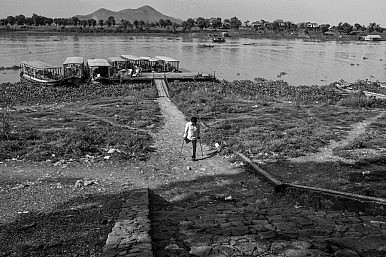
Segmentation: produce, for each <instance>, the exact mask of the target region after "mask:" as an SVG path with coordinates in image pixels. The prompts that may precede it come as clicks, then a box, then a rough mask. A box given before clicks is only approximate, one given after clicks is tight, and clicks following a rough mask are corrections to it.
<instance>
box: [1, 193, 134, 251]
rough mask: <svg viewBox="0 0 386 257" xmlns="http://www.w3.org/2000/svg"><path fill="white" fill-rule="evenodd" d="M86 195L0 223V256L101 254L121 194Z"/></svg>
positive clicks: (121, 201) (120, 200) (117, 209)
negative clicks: (46, 209)
mask: <svg viewBox="0 0 386 257" xmlns="http://www.w3.org/2000/svg"><path fill="white" fill-rule="evenodd" d="M130 192H131V191H125V192H121V193H116V194H88V195H85V196H82V197H77V198H74V199H72V200H71V201H68V202H65V203H61V204H59V205H57V206H56V207H55V210H54V211H52V212H48V213H44V212H32V213H26V214H20V215H19V216H18V217H17V219H16V220H15V221H14V222H12V223H8V224H0V242H1V244H0V256H91V255H93V254H97V253H101V252H102V247H103V246H104V244H105V242H106V238H107V235H108V233H110V232H111V228H112V227H113V226H114V223H115V220H116V218H117V216H118V215H119V212H120V209H121V206H122V203H123V202H124V200H125V197H126V196H127V195H128V194H130Z"/></svg>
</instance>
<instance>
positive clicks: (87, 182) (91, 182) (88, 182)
mask: <svg viewBox="0 0 386 257" xmlns="http://www.w3.org/2000/svg"><path fill="white" fill-rule="evenodd" d="M83 184H84V186H92V185H95V184H98V181H96V180H86V181H84V183H83Z"/></svg>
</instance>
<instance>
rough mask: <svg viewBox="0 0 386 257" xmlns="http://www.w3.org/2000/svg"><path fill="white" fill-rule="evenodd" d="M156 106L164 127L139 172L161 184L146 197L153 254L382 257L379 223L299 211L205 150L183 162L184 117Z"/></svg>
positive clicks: (383, 232) (382, 224)
mask: <svg viewBox="0 0 386 257" xmlns="http://www.w3.org/2000/svg"><path fill="white" fill-rule="evenodd" d="M158 101H159V104H160V107H161V110H162V113H163V116H164V118H165V126H164V128H163V129H162V131H160V132H159V133H158V134H157V137H156V143H155V148H156V149H157V152H156V153H155V154H154V155H153V157H152V158H151V159H150V160H149V161H148V162H147V163H146V165H145V166H144V167H141V169H143V171H144V174H145V176H147V177H148V179H149V180H150V179H154V178H157V181H159V182H160V184H159V186H157V187H154V188H152V190H153V191H152V192H151V194H150V198H151V199H150V200H151V201H150V222H151V239H152V246H153V252H154V255H155V256H218V257H219V256H337V257H343V256H351V257H356V256H386V220H385V218H384V217H375V216H364V214H363V213H348V212H335V211H316V210H310V209H306V208H303V207H301V206H297V205H296V203H293V202H291V200H290V199H286V198H281V197H280V196H277V195H275V194H274V193H273V188H272V187H271V186H270V185H268V184H267V183H266V182H265V181H263V180H262V179H261V178H259V177H257V176H255V175H253V174H252V173H250V172H245V168H244V167H243V166H240V165H238V164H237V163H236V165H231V164H230V163H229V162H228V161H227V160H226V159H224V158H222V157H220V156H217V155H215V152H211V151H209V149H207V148H206V147H204V149H205V150H204V157H201V159H200V160H199V161H198V162H191V161H189V160H188V159H187V158H185V159H184V158H180V157H179V156H178V154H179V150H180V149H179V148H180V147H181V142H182V130H183V127H184V123H185V120H184V117H183V115H182V113H181V112H179V111H178V109H177V108H176V107H175V106H174V105H173V104H172V103H171V102H170V101H169V99H167V98H160V99H159V100H158ZM189 151H190V146H189V145H188V146H186V145H184V149H183V154H182V156H186V157H187V156H189V155H190V153H189ZM162 174H164V178H162V176H160V175H162Z"/></svg>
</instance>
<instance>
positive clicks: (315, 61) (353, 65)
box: [0, 34, 386, 85]
mask: <svg viewBox="0 0 386 257" xmlns="http://www.w3.org/2000/svg"><path fill="white" fill-rule="evenodd" d="M246 43H248V44H249V45H244V44H246ZM199 44H213V43H212V42H211V37H209V36H202V35H200V34H193V35H183V36H178V37H170V36H168V37H162V36H153V35H144V36H138V35H136V36H133V35H108V36H100V35H90V36H78V35H71V36H66V35H59V36H44V35H17V36H16V35H1V36H0V60H1V61H2V63H1V64H0V65H1V66H12V65H17V64H18V63H20V62H21V61H24V60H39V61H44V62H47V63H50V64H53V65H61V64H62V62H63V61H64V60H65V58H66V57H68V56H82V57H84V58H85V59H88V58H108V57H111V56H119V55H121V54H133V55H137V56H155V55H165V56H170V57H173V58H175V59H179V60H180V61H181V65H180V66H181V67H182V68H184V69H187V70H190V71H197V72H207V73H213V72H214V71H215V72H216V74H217V75H218V76H219V77H220V78H222V79H227V80H235V79H254V78H257V77H263V78H267V79H283V80H285V81H288V82H289V83H290V84H293V85H311V84H319V85H320V84H327V83H330V82H333V81H337V80H340V79H345V80H347V81H355V80H357V79H365V78H367V77H371V76H373V79H379V80H382V81H385V80H386V69H385V68H386V64H385V61H383V60H386V52H385V50H384V49H385V45H386V42H385V41H383V42H377V43H374V42H333V41H331V42H328V41H327V42H317V41H312V40H307V41H304V40H269V39H248V38H228V39H227V42H225V43H219V44H215V47H213V48H200V47H198V45H199ZM18 80H19V78H18V72H14V71H8V70H7V71H1V72H0V81H1V82H6V81H18Z"/></svg>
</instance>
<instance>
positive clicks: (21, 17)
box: [15, 14, 26, 25]
mask: <svg viewBox="0 0 386 257" xmlns="http://www.w3.org/2000/svg"><path fill="white" fill-rule="evenodd" d="M15 20H16V24H17V25H24V24H25V23H26V19H25V16H24V15H23V14H19V15H17V16H15Z"/></svg>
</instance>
